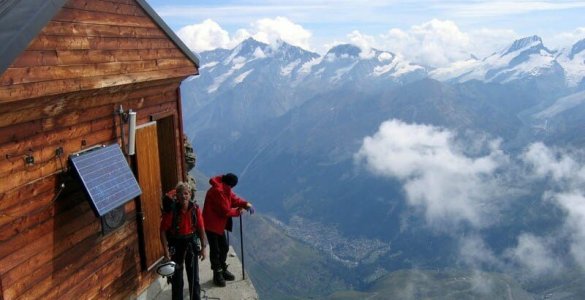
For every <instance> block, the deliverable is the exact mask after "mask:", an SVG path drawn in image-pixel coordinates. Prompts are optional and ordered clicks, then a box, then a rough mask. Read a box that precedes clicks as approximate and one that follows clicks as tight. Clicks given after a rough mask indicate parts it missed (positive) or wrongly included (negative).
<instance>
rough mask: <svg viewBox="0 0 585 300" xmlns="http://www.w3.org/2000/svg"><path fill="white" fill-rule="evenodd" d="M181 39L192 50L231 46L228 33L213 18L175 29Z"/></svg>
mask: <svg viewBox="0 0 585 300" xmlns="http://www.w3.org/2000/svg"><path fill="white" fill-rule="evenodd" d="M177 35H178V36H179V38H181V40H182V41H183V42H184V43H185V45H187V47H189V49H191V50H194V51H198V52H200V51H206V50H213V49H216V48H227V47H229V46H231V40H230V37H229V33H228V32H227V31H225V30H224V29H222V28H221V26H219V24H217V23H216V22H214V21H213V20H210V19H207V20H205V21H203V23H200V24H194V25H189V26H185V27H183V28H181V29H179V30H178V31H177Z"/></svg>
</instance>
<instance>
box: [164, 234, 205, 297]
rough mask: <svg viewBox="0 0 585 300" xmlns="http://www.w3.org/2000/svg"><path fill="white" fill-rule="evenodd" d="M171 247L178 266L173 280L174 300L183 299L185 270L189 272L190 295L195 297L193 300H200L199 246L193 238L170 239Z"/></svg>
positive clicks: (172, 257) (172, 255) (173, 259)
mask: <svg viewBox="0 0 585 300" xmlns="http://www.w3.org/2000/svg"><path fill="white" fill-rule="evenodd" d="M169 246H170V248H171V260H172V261H174V262H175V263H176V264H177V266H176V268H175V274H173V276H172V278H171V283H172V285H173V287H172V295H173V300H182V299H183V286H184V283H183V269H186V271H187V279H188V280H189V294H190V295H193V298H192V300H200V299H201V285H200V284H199V261H198V260H197V246H196V245H195V241H194V240H193V238H188V239H175V238H170V239H169ZM183 262H184V263H183Z"/></svg>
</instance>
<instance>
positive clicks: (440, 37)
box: [381, 19, 471, 67]
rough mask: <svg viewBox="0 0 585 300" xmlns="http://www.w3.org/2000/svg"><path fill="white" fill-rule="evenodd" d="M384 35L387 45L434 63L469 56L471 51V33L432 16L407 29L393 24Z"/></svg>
mask: <svg viewBox="0 0 585 300" xmlns="http://www.w3.org/2000/svg"><path fill="white" fill-rule="evenodd" d="M381 38H382V40H383V41H382V44H383V46H384V48H385V49H387V50H390V51H393V52H399V53H402V54H403V55H405V57H406V58H407V59H410V60H413V61H415V62H419V63H423V64H426V65H430V66H434V67H438V66H446V65H448V64H449V63H451V62H454V61H458V60H463V59H466V58H469V56H470V53H471V52H470V50H471V38H470V36H469V34H467V33H464V32H462V31H461V30H459V27H457V25H456V24H455V23H454V22H452V21H443V20H437V19H433V20H431V21H429V22H425V23H423V24H421V25H416V26H412V27H411V28H410V29H409V30H408V31H403V30H401V29H397V28H393V29H390V30H389V31H388V32H387V33H386V34H384V35H382V36H381Z"/></svg>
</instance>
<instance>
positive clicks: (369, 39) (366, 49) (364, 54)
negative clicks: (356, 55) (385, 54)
mask: <svg viewBox="0 0 585 300" xmlns="http://www.w3.org/2000/svg"><path fill="white" fill-rule="evenodd" d="M347 37H348V38H349V40H350V43H352V44H353V45H356V46H357V47H358V48H360V50H361V52H360V57H361V58H363V59H370V58H372V57H374V55H375V54H376V53H374V51H372V44H374V37H373V36H369V35H364V34H362V33H360V32H359V31H357V30H354V31H352V32H351V33H350V34H348V35H347Z"/></svg>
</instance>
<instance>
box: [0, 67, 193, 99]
mask: <svg viewBox="0 0 585 300" xmlns="http://www.w3.org/2000/svg"><path fill="white" fill-rule="evenodd" d="M192 72H193V68H192V67H182V68H177V69H169V70H157V71H149V72H140V73H133V74H123V75H115V76H95V77H83V78H74V79H59V80H53V81H43V82H35V83H25V84H20V85H12V86H0V103H8V102H12V101H18V100H24V99H31V98H37V97H41V96H50V95H58V94H63V93H69V92H77V91H82V90H92V89H101V88H109V87H112V86H121V85H128V84H133V83H138V82H144V81H156V80H164V79H169V78H178V79H181V80H182V79H184V78H186V77H187V76H190V75H191V74H192Z"/></svg>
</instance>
